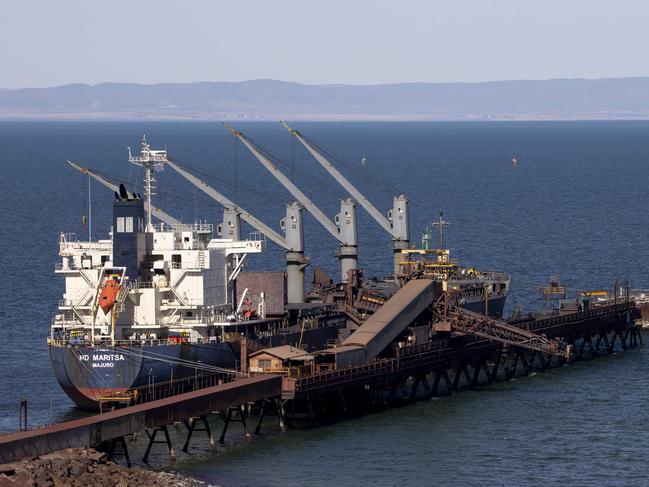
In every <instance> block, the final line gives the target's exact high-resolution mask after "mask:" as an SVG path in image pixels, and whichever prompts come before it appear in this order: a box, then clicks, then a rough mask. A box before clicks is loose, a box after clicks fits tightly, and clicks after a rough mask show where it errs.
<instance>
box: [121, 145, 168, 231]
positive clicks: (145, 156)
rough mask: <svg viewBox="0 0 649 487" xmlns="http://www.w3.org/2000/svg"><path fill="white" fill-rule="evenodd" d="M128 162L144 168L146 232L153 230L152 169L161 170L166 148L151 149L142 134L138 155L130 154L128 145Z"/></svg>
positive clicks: (153, 186)
mask: <svg viewBox="0 0 649 487" xmlns="http://www.w3.org/2000/svg"><path fill="white" fill-rule="evenodd" d="M128 162H130V163H131V164H135V165H136V166H142V167H143V168H144V197H145V201H146V203H147V204H146V230H145V231H146V232H153V231H154V229H153V219H152V217H151V209H152V201H151V200H152V198H153V195H155V176H154V175H153V171H154V170H156V171H161V170H162V168H163V167H164V164H165V163H166V162H168V160H167V151H166V150H151V148H150V147H149V144H148V143H147V141H146V135H143V136H142V148H141V149H140V155H139V156H134V155H133V154H131V148H130V147H128Z"/></svg>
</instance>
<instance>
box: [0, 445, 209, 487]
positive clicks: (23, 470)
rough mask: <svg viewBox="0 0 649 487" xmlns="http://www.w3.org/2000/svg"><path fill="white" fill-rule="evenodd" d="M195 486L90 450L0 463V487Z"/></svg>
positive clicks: (194, 483) (168, 474) (186, 480)
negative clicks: (109, 458) (113, 459)
mask: <svg viewBox="0 0 649 487" xmlns="http://www.w3.org/2000/svg"><path fill="white" fill-rule="evenodd" d="M145 485H146V486H149V485H152V486H159V487H171V486H173V487H197V486H200V485H204V484H203V483H201V482H198V481H196V480H193V479H189V478H186V477H183V476H182V475H179V474H175V473H167V472H154V471H151V470H145V469H142V468H139V467H132V468H126V467H123V466H121V465H119V464H117V463H115V462H112V461H110V460H108V458H107V456H106V455H105V454H104V453H100V452H98V451H96V450H92V449H84V448H69V449H67V450H61V451H58V452H55V453H50V454H49V455H44V456H42V457H38V458H33V459H31V460H23V461H20V462H15V463H6V464H4V465H0V487H8V486H20V487H28V486H29V487H59V486H66V487H67V486H72V487H76V486H79V487H81V486H83V487H86V486H93V487H104V486H105V487H113V486H120V487H130V486H145Z"/></svg>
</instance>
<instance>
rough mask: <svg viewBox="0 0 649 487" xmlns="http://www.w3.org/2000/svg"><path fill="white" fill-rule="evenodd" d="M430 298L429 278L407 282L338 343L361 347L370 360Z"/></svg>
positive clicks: (426, 305)
mask: <svg viewBox="0 0 649 487" xmlns="http://www.w3.org/2000/svg"><path fill="white" fill-rule="evenodd" d="M433 299H434V286H433V281H432V280H430V279H414V280H412V281H408V282H407V283H406V285H405V286H403V287H402V288H401V289H399V291H398V292H397V293H396V294H395V295H394V296H392V297H391V298H390V299H389V300H388V301H387V302H386V303H385V304H384V305H383V306H381V308H380V309H379V310H378V311H377V312H376V313H374V314H373V315H372V316H370V317H369V318H368V319H367V320H366V321H365V323H363V325H361V327H360V328H358V330H356V331H354V333H352V334H351V335H349V337H348V338H347V339H346V340H345V341H344V342H343V343H342V345H343V346H345V345H356V346H361V347H365V349H366V351H367V359H366V360H368V361H372V360H374V359H375V358H376V357H377V356H378V355H379V354H380V353H381V352H382V351H383V350H385V349H386V348H387V347H388V345H390V343H392V342H393V341H394V340H395V339H396V338H397V337H398V336H399V335H400V334H401V333H402V332H403V331H404V330H405V329H406V328H408V326H410V325H411V324H412V322H413V321H414V320H415V319H416V318H417V317H418V316H419V315H420V314H421V313H422V312H423V311H424V310H425V309H426V308H427V307H428V306H430V305H431V304H433Z"/></svg>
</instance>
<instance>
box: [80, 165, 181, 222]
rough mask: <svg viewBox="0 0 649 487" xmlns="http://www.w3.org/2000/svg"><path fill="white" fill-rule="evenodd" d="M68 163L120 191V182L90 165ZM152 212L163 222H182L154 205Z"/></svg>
mask: <svg viewBox="0 0 649 487" xmlns="http://www.w3.org/2000/svg"><path fill="white" fill-rule="evenodd" d="M67 163H68V164H69V165H70V166H72V167H73V168H74V169H76V170H77V171H79V172H80V173H81V174H87V175H88V176H90V177H91V178H93V179H95V180H96V181H99V182H100V183H101V184H102V185H103V186H105V187H106V188H108V189H110V190H112V191H114V192H115V193H119V184H115V183H114V182H113V181H111V180H110V179H108V178H107V177H106V176H104V175H102V174H99V173H98V172H96V171H94V170H93V169H90V168H89V167H83V166H79V165H78V164H75V163H74V162H72V161H67ZM148 205H149V203H148V202H147V201H145V202H144V207H145V210H147V209H148ZM151 214H152V215H153V216H155V217H156V218H157V219H158V220H160V221H161V222H164V223H166V224H167V225H180V224H181V222H180V220H177V219H176V218H174V217H173V216H171V215H169V214H168V213H166V212H164V211H162V210H161V209H160V208H156V207H152V208H151Z"/></svg>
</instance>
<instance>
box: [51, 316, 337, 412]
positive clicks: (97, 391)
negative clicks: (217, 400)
mask: <svg viewBox="0 0 649 487" xmlns="http://www.w3.org/2000/svg"><path fill="white" fill-rule="evenodd" d="M338 329H339V327H338V326H323V327H321V328H315V329H311V330H305V331H304V334H303V336H302V339H303V342H304V343H308V344H309V348H310V349H320V348H325V347H326V345H327V342H328V341H329V340H333V339H336V338H337V337H338ZM299 339H300V333H299V332H292V333H288V334H278V335H272V336H269V337H264V338H260V339H257V340H250V342H251V344H252V345H253V346H257V347H259V348H266V347H271V346H277V345H285V344H294V343H297V341H298V340H299ZM49 353H50V361H51V363H52V368H53V370H54V374H55V376H56V379H57V381H58V382H59V384H60V385H61V388H62V389H63V391H64V392H65V393H66V394H67V395H68V397H70V399H72V401H73V402H74V403H75V404H76V405H77V406H78V407H79V408H81V409H85V410H89V411H97V410H98V409H99V403H100V400H101V399H103V398H108V397H115V396H119V395H124V394H125V393H126V392H127V391H129V390H130V389H134V388H136V387H141V386H144V385H147V384H150V383H152V382H154V383H160V382H166V381H170V380H172V379H173V380H176V379H183V378H186V377H193V376H194V374H195V370H194V368H191V367H185V366H182V365H179V364H180V363H181V362H183V361H190V362H200V363H202V364H205V365H209V366H214V367H221V368H224V369H231V370H232V369H235V368H236V367H237V365H238V364H239V360H240V345H239V343H238V342H237V343H233V342H219V343H196V344H194V343H182V344H169V345H135V346H129V347H95V348H90V347H83V346H77V347H75V346H68V347H60V346H50V347H49Z"/></svg>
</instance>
